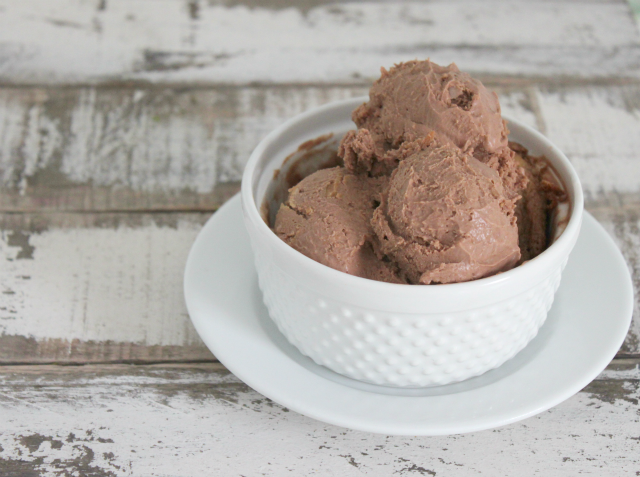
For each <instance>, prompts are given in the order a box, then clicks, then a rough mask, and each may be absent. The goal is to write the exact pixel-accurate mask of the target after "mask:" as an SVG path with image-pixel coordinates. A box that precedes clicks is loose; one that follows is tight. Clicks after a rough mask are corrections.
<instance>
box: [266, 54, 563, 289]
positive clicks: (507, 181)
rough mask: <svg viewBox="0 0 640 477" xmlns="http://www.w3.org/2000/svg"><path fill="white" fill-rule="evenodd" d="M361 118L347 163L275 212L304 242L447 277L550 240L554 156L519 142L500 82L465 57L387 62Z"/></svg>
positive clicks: (394, 275)
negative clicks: (496, 88)
mask: <svg viewBox="0 0 640 477" xmlns="http://www.w3.org/2000/svg"><path fill="white" fill-rule="evenodd" d="M352 118H353V120H354V122H355V123H356V125H357V126H358V129H357V130H356V131H350V132H348V133H347V134H346V135H345V136H344V138H343V139H342V141H341V143H340V147H339V150H338V156H339V157H340V158H341V159H342V160H343V164H344V165H343V166H338V167H333V168H331V169H325V170H321V171H317V172H315V173H313V174H311V175H310V176H308V177H306V178H304V179H303V180H301V182H299V183H298V184H297V185H295V186H294V187H292V188H291V189H290V190H289V194H288V198H287V199H286V200H285V201H284V203H283V204H282V205H281V206H280V209H279V210H278V213H277V216H276V219H275V223H273V224H272V225H273V227H274V231H275V232H276V234H278V236H279V237H280V238H282V239H283V240H284V241H285V242H287V243H288V244H289V245H291V246H292V247H293V248H295V249H296V250H298V251H300V252H302V253H303V254H305V255H307V256H308V257H310V258H312V259H314V260H316V261H318V262H320V263H323V264H325V265H328V266H330V267H332V268H335V269H337V270H340V271H343V272H346V273H350V274H352V275H357V276H360V277H364V278H370V279H374V280H382V281H387V282H392V283H411V284H436V283H454V282H464V281H468V280H474V279H478V278H482V277H487V276H490V275H494V274H496V273H499V272H501V271H506V270H509V269H511V268H513V267H514V266H516V265H518V264H519V263H522V261H524V260H529V259H531V258H533V257H535V256H536V255H538V254H539V253H540V252H542V251H543V250H544V248H545V247H546V246H547V223H548V213H547V209H548V203H549V198H548V195H547V194H546V192H545V188H546V190H551V189H553V188H552V187H549V185H548V184H545V182H544V180H543V179H542V176H541V171H542V169H543V166H541V163H540V162H539V161H536V160H535V158H531V157H529V156H528V155H527V152H526V149H524V148H521V146H518V145H511V146H510V145H509V143H508V139H507V137H508V133H509V131H508V130H507V127H506V123H505V122H504V121H503V119H502V116H501V112H500V104H499V102H498V98H497V96H496V94H495V93H492V92H489V91H488V90H487V89H486V88H485V87H484V86H483V85H482V83H480V82H479V81H477V80H475V79H473V78H471V77H470V76H469V75H468V74H466V73H462V72H460V71H459V70H458V68H457V67H456V65H454V64H452V65H450V66H448V67H441V66H438V65H436V64H434V63H432V62H430V61H429V60H427V61H411V62H407V63H401V64H399V65H396V66H394V67H393V68H391V69H390V70H389V71H386V70H384V69H382V76H381V78H380V79H379V80H377V81H376V82H375V83H374V85H373V86H372V88H371V90H370V100H369V101H368V102H367V103H365V104H363V105H361V106H359V107H358V108H356V109H355V111H354V112H353V115H352ZM514 150H515V151H516V152H517V154H516V153H514ZM556 192H557V191H556Z"/></svg>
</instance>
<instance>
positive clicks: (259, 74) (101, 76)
mask: <svg viewBox="0 0 640 477" xmlns="http://www.w3.org/2000/svg"><path fill="white" fill-rule="evenodd" d="M0 8H1V9H2V15H1V16H0V80H1V81H4V82H10V83H19V84H33V83H40V84H42V83H64V84H69V83H86V82H102V81H110V80H112V79H114V78H116V79H118V80H137V81H152V82H158V81H162V82H166V81H172V82H174V81H178V82H185V81H186V82H189V83H193V82H202V83H217V84H220V83H226V84H249V83H252V82H256V81H257V82H266V83H283V82H286V83H290V82H309V81H311V82H318V81H321V82H326V83H334V82H349V81H360V80H361V78H373V77H375V76H377V74H378V70H379V67H380V65H389V64H392V63H394V62H398V61H403V60H408V59H413V58H416V57H420V58H422V57H428V56H430V57H432V58H433V59H434V60H436V61H437V62H438V63H449V62H451V61H455V62H457V63H458V64H459V65H460V66H461V67H463V68H464V69H466V70H469V71H473V72H476V73H477V72H483V73H491V74H498V75H513V76H523V75H524V76H542V77H550V76H567V75H574V76H579V77H612V78H619V77H633V78H638V76H639V75H640V39H639V35H638V31H637V29H636V25H635V22H634V18H633V14H632V12H631V10H630V8H629V6H628V4H627V3H626V2H624V1H622V0H620V1H615V2H592V1H583V2H574V1H564V2H549V1H544V0H538V1H529V2H511V3H509V4H505V3H504V2H499V1H496V0H493V1H487V2H481V3H478V2H474V1H471V0H458V1H455V2H449V1H429V2H401V3H395V2H391V1H386V2H347V3H341V4H335V3H331V2H326V1H305V2H300V3H295V4H293V5H292V4H291V3H289V2H283V1H281V0H268V1H265V2H257V1H254V0H237V1H222V0H220V1H204V0H156V1H153V2H148V1H141V0H138V1H127V0H93V1H82V0H22V1H20V2H12V1H10V0H3V1H1V2H0ZM274 32H277V34H274Z"/></svg>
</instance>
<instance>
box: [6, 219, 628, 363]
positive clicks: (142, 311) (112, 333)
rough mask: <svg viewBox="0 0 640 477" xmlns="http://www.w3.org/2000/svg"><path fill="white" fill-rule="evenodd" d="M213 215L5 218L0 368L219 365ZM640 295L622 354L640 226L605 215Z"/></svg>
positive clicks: (602, 220)
mask: <svg viewBox="0 0 640 477" xmlns="http://www.w3.org/2000/svg"><path fill="white" fill-rule="evenodd" d="M208 216H209V214H207V213H173V214H170V213H155V214H148V213H146V214H145V213H137V214H133V213H102V214H69V213H64V214H62V213H60V214H44V215H40V214H4V215H0V263H2V266H1V267H0V294H1V295H0V297H1V301H0V330H1V334H2V336H0V350H1V351H0V363H50V362H60V363H64V362H73V363H82V362H123V361H124V362H144V361H152V362H155V361H173V360H175V361H185V360H212V359H213V357H212V356H211V354H210V353H209V352H208V351H207V350H206V348H205V347H204V345H203V344H202V342H201V341H200V339H199V338H198V336H197V334H196V332H195V330H194V329H193V327H192V325H191V322H190V320H189V317H188V314H187V311H186V308H185V305H184V299H183V296H182V275H183V271H184V265H185V261H186V257H187V253H188V251H189V249H190V247H191V245H192V243H193V241H194V239H195V237H196V235H197V233H198V232H199V230H200V228H201V226H202V224H203V223H204V221H205V220H206V219H207V218H208ZM596 217H597V218H598V219H599V220H600V222H601V223H602V224H603V225H604V227H605V229H606V230H608V231H609V233H611V235H612V236H613V237H614V240H616V242H617V244H618V245H619V246H620V248H621V250H622V251H623V254H624V255H625V258H626V259H627V263H629V266H630V271H631V273H632V276H633V280H634V285H635V289H636V304H635V315H634V321H633V324H632V327H631V330H630V333H629V335H628V337H627V339H626V341H625V343H624V345H623V347H622V349H621V351H620V356H638V355H639V354H640V343H639V341H640V340H639V339H638V337H639V336H640V324H639V323H640V320H639V319H638V316H640V314H639V308H640V307H639V306H638V302H639V294H638V293H637V291H638V289H639V288H640V283H639V282H640V280H639V279H638V277H639V276H640V259H639V257H638V250H639V248H640V247H639V244H640V221H639V218H638V209H637V208H634V209H631V210H629V211H628V212H627V213H622V214H621V213H611V212H610V209H602V210H596Z"/></svg>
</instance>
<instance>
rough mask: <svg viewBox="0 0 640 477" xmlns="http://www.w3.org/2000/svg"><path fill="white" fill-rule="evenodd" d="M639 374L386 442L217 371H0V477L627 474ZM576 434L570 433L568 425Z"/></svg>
mask: <svg viewBox="0 0 640 477" xmlns="http://www.w3.org/2000/svg"><path fill="white" fill-rule="evenodd" d="M638 399H640V363H639V362H638V361H637V360H626V361H622V362H620V361H618V362H615V361H614V362H613V363H612V364H611V365H610V366H609V368H608V369H607V370H606V371H605V372H604V373H603V374H602V375H601V376H600V377H598V379H596V380H595V381H594V382H593V383H591V384H590V385H589V386H587V388H585V389H584V390H583V391H582V392H580V393H578V394H577V395H576V396H574V397H572V398H571V399H569V400H568V401H566V402H564V403H562V404H560V405H559V406H557V407H555V408H553V409H551V410H549V411H546V412H543V413H542V414H540V415H538V416H536V417H533V418H530V419H527V420H525V421H522V422H520V423H515V424H512V425H509V426H505V427H502V428H499V429H495V430H493V431H484V432H476V433H472V434H465V435H457V436H448V437H394V436H384V435H377V434H370V433H365V432H359V431H352V430H349V429H344V428H340V427H336V426H331V425H327V424H323V423H321V422H318V421H315V420H313V419H310V418H307V417H304V416H302V415H300V414H297V413H295V412H291V411H289V410H287V409H284V408H282V407H281V406H279V405H277V404H275V403H273V402H272V401H270V400H268V399H266V398H264V397H263V396H261V395H260V394H258V393H256V392H254V391H253V390H251V389H250V388H248V387H247V386H245V385H244V384H243V383H241V382H240V381H238V380H237V379H236V378H235V377H234V376H233V375H231V374H229V373H228V372H227V371H226V370H225V369H224V368H223V367H222V366H220V365H219V364H207V365H182V366H166V365H164V366H79V367H75V366H74V367H68V366H65V367H57V366H20V367H5V366H3V367H0V419H1V420H2V422H3V428H2V431H1V433H0V445H1V446H2V447H1V449H0V473H2V475H8V476H13V475H20V476H23V475H60V474H61V473H62V472H63V471H64V472H67V473H68V474H69V475H95V476H110V477H114V476H130V475H145V476H157V477H160V476H169V475H171V476H175V477H178V476H185V477H186V476H192V475H216V476H220V477H226V476H237V475H273V476H279V475H285V474H289V473H291V474H292V475H316V474H318V475H341V476H357V475H363V474H365V475H395V474H399V475H451V476H468V475H480V474H485V473H486V474H487V475H501V476H502V475H504V476H506V475H537V474H540V475H577V474H580V473H593V474H596V475H620V476H623V475H635V473H636V471H637V470H638V469H639V468H640V458H639V455H640V454H639V453H638V437H639V434H638V429H639V422H640V415H639V413H638ZM568 422H571V429H567V423H568Z"/></svg>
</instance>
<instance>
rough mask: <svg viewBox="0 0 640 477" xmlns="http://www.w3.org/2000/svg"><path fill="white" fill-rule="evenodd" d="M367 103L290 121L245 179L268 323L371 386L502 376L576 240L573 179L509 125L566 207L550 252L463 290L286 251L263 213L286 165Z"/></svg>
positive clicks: (546, 305) (260, 149)
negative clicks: (373, 276) (387, 277)
mask: <svg viewBox="0 0 640 477" xmlns="http://www.w3.org/2000/svg"><path fill="white" fill-rule="evenodd" d="M363 101H366V98H355V99H349V100H345V101H339V102H335V103H331V104H328V105H325V106H322V107H320V108H317V109H314V110H312V111H309V112H306V113H304V114H301V115H299V116H296V117H295V118H292V119H290V120H289V121H287V122H285V123H284V124H282V125H281V126H280V127H278V128H277V129H275V130H274V131H273V132H272V133H271V134H269V135H268V136H267V137H266V138H265V139H264V140H263V141H262V142H261V143H260V144H259V145H258V146H257V147H256V149H255V150H254V152H253V153H252V155H251V157H250V159H249V162H248V164H247V166H246V168H245V171H244V175H243V178H242V191H241V200H242V209H243V215H244V221H245V226H246V228H247V232H248V235H249V238H250V241H251V246H252V249H253V252H254V255H255V262H256V269H257V272H258V279H259V284H260V289H261V290H262V293H263V298H264V303H265V304H266V306H267V308H268V310H269V315H270V316H271V318H272V319H273V321H274V322H275V323H276V325H277V326H278V329H279V330H280V331H281V332H282V333H283V335H284V336H285V337H286V338H287V340H288V341H289V342H290V343H291V344H293V345H294V346H295V347H296V348H297V349H298V350H299V351H300V352H301V353H302V354H304V355H306V356H309V357H310V358H311V359H313V360H314V361H315V362H316V363H318V364H320V365H323V366H326V367H327V368H329V369H331V370H333V371H335V372H337V373H339V374H342V375H344V376H347V377H350V378H353V379H356V380H359V381H363V382H367V383H372V384H377V385H383V386H393V387H426V386H437V385H443V384H448V383H453V382H458V381H462V380H465V379H468V378H471V377H473V376H478V375H480V374H482V373H485V372H486V371H488V370H490V369H494V368H496V367H498V366H500V365H501V364H503V363H504V362H505V361H507V360H508V359H510V358H512V357H513V356H514V355H515V354H516V353H518V352H519V351H520V350H522V349H523V348H524V347H525V346H526V345H527V343H528V342H529V341H531V339H533V337H534V336H536V334H537V332H538V329H539V328H540V326H541V325H542V324H543V323H544V321H545V319H546V316H547V312H548V311H549V309H550V308H551V305H552V303H553V298H554V294H555V291H556V290H557V289H558V286H559V284H560V279H561V274H562V270H563V269H564V266H565V265H566V263H567V259H568V257H569V254H570V252H571V250H572V249H573V246H574V244H575V242H576V240H577V238H578V234H579V231H580V225H581V221H582V213H583V195H582V189H581V186H580V181H579V179H578V177H577V174H576V172H575V170H574V169H573V167H572V166H571V164H570V162H569V160H568V159H567V158H566V156H565V155H564V154H563V153H562V152H561V151H560V150H559V149H558V148H556V147H555V146H554V145H553V144H552V143H551V142H550V141H549V140H548V139H546V138H545V137H544V136H542V135H541V134H540V133H538V132H537V131H535V130H533V129H531V128H529V127H527V126H525V125H524V124H522V123H520V122H518V121H516V120H513V119H510V118H505V119H506V120H507V122H508V126H509V129H510V136H509V139H510V140H511V141H515V142H518V143H520V144H522V145H523V146H524V147H526V148H527V149H529V150H530V152H531V153H532V154H534V155H544V156H545V157H546V158H547V160H548V162H549V164H550V165H551V167H552V168H553V170H554V171H555V173H556V174H557V176H558V178H559V179H560V182H562V184H563V186H564V189H565V192H566V194H567V196H568V199H569V207H568V210H566V214H565V217H563V218H562V219H561V220H560V221H561V222H562V223H556V227H557V228H558V230H559V232H558V233H556V234H555V236H554V240H553V242H552V243H551V244H550V245H549V247H548V248H547V249H546V250H545V251H544V252H542V253H541V254H540V255H538V256H537V257H535V258H534V259H532V260H530V261H528V262H525V263H524V264H522V265H520V266H517V267H516V268H513V269H511V270H509V271H506V272H503V273H500V274H498V275H494V276H491V277H487V278H481V279H478V280H474V281H469V282H463V283H453V284H444V285H404V284H392V283H385V282H379V281H374V280H368V279H365V278H360V277H356V276H352V275H349V274H346V273H343V272H340V271H337V270H334V269H332V268H330V267H327V266H325V265H322V264H320V263H318V262H315V261H314V260H312V259H310V258H308V257H306V256H305V255H303V254H302V253H300V252H298V251H296V250H295V249H293V248H292V247H290V246H289V245H288V244H286V243H285V242H283V241H282V240H281V239H280V238H279V237H278V236H276V234H275V233H274V232H273V230H271V228H270V227H269V226H268V225H267V223H266V222H265V220H264V218H263V214H262V213H261V206H262V204H263V203H264V201H265V198H266V199H267V200H268V199H269V197H267V194H268V193H269V191H270V185H271V183H272V181H273V177H274V172H275V171H276V170H277V169H279V168H280V167H281V166H282V164H283V160H284V159H285V158H286V157H287V156H289V155H290V154H291V153H292V152H293V151H296V149H297V148H298V145H300V144H301V143H304V142H305V141H309V140H312V139H314V138H317V137H319V136H322V135H326V134H330V133H332V134H334V137H335V138H340V137H341V136H342V135H343V134H344V133H346V132H347V131H348V130H351V129H353V123H352V122H351V111H352V110H353V109H354V108H355V107H356V106H358V105H359V104H361V103H362V102H363ZM560 229H562V230H561V232H560Z"/></svg>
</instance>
